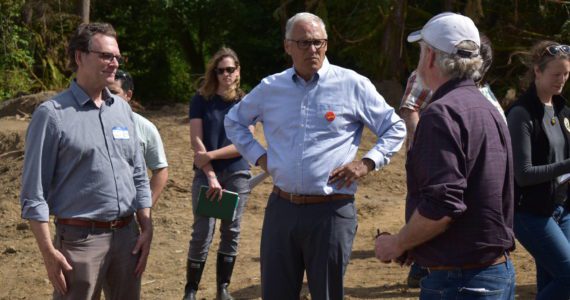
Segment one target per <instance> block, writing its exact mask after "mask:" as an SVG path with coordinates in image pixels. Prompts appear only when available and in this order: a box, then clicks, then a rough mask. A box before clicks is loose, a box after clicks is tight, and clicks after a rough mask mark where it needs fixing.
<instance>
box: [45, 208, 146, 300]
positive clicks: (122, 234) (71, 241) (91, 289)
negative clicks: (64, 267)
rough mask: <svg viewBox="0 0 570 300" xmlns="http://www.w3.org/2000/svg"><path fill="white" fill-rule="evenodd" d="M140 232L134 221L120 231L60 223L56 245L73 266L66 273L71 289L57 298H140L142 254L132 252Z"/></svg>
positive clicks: (57, 227)
mask: <svg viewBox="0 0 570 300" xmlns="http://www.w3.org/2000/svg"><path fill="white" fill-rule="evenodd" d="M138 235H139V230H138V225H137V223H136V222H135V221H134V219H133V221H132V222H131V223H130V224H129V225H127V226H125V227H123V228H121V229H117V230H110V229H99V228H86V227H78V226H71V225H59V224H58V225H56V235H55V240H54V245H55V248H56V249H58V250H59V251H61V253H62V254H63V255H64V256H65V258H66V259H67V261H68V262H69V264H71V266H72V267H73V270H71V271H70V272H65V274H64V275H65V280H66V282H67V287H68V291H67V294H66V295H61V294H59V293H57V292H56V291H54V294H53V299H57V300H59V299H100V298H101V290H103V291H104V293H105V299H107V300H115V299H117V300H118V299H121V300H128V299H137V300H138V299H140V289H141V279H140V278H136V277H135V275H134V271H135V267H136V264H137V261H138V257H139V255H132V254H131V251H132V250H133V249H134V247H135V244H136V241H137V238H138Z"/></svg>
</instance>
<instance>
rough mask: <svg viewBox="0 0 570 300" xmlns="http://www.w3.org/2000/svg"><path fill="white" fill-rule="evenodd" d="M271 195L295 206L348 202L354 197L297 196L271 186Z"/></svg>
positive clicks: (345, 195) (343, 195) (335, 195)
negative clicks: (339, 201)
mask: <svg viewBox="0 0 570 300" xmlns="http://www.w3.org/2000/svg"><path fill="white" fill-rule="evenodd" d="M273 193H275V194H276V195H277V196H279V197H281V198H283V199H287V200H289V201H291V202H292V203H295V204H317V203H325V202H330V201H336V200H349V199H354V195H348V194H331V195H299V194H290V193H287V192H285V191H283V190H281V189H280V188H278V187H276V186H273Z"/></svg>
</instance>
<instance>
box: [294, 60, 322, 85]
mask: <svg viewBox="0 0 570 300" xmlns="http://www.w3.org/2000/svg"><path fill="white" fill-rule="evenodd" d="M330 66H331V65H330V63H329V59H328V58H327V57H326V56H325V59H324V60H323V65H322V66H321V68H320V69H319V70H318V71H317V73H315V75H313V77H312V78H311V79H309V81H308V82H307V83H311V82H313V81H318V80H319V78H321V77H323V76H325V75H326V74H327V72H328V70H329V69H330ZM290 70H291V79H292V80H293V81H294V82H297V80H303V81H304V79H303V78H301V77H300V76H299V75H297V73H296V72H295V67H292V68H291V69H290Z"/></svg>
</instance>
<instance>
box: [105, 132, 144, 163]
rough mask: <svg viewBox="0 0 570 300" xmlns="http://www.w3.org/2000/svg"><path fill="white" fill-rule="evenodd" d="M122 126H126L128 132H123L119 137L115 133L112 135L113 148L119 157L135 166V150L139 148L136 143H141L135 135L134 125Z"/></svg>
mask: <svg viewBox="0 0 570 300" xmlns="http://www.w3.org/2000/svg"><path fill="white" fill-rule="evenodd" d="M122 128H125V129H126V130H127V132H128V134H122V136H120V137H117V135H116V134H114V135H113V136H112V142H113V148H114V149H115V151H116V154H117V155H118V156H119V157H121V158H122V159H123V160H124V161H126V162H127V163H128V164H129V165H130V166H134V151H135V149H136V148H137V147H136V146H137V145H136V144H137V143H139V141H138V137H137V136H136V135H135V131H134V130H133V128H132V127H122ZM141 155H142V151H141Z"/></svg>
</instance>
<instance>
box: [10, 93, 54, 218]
mask: <svg viewBox="0 0 570 300" xmlns="http://www.w3.org/2000/svg"><path fill="white" fill-rule="evenodd" d="M49 105H51V103H44V104H43V105H41V106H39V107H38V108H37V109H36V110H35V111H34V114H33V117H32V120H31V122H30V125H29V126H28V131H27V134H26V144H25V156H24V169H23V172H22V187H21V192H20V204H21V207H22V218H24V219H29V220H36V221H40V222H47V221H49V208H48V203H47V199H48V194H49V192H50V185H51V182H52V177H53V174H54V171H55V165H56V161H57V148H58V142H59V137H60V135H59V130H58V122H57V120H56V117H55V115H54V114H52V113H51V111H50V108H49Z"/></svg>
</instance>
